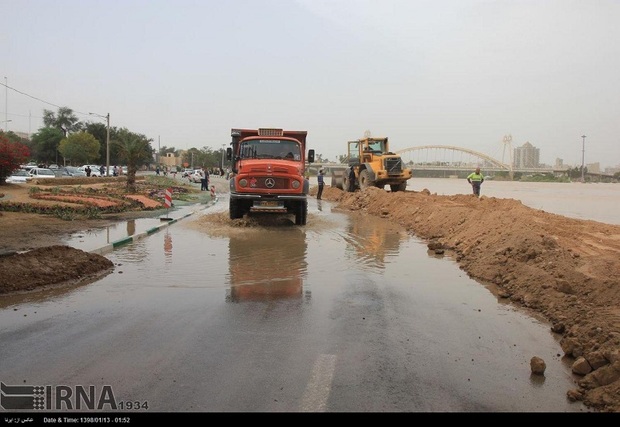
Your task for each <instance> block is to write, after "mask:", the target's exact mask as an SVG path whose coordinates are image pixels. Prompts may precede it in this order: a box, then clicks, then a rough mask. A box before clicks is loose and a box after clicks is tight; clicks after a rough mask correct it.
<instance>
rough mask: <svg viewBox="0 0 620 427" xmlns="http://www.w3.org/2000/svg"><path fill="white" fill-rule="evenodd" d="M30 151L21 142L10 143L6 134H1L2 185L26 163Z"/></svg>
mask: <svg viewBox="0 0 620 427" xmlns="http://www.w3.org/2000/svg"><path fill="white" fill-rule="evenodd" d="M28 156H30V150H29V149H28V147H27V146H25V145H24V144H22V143H21V142H15V141H10V140H9V138H8V137H7V135H6V134H5V133H4V132H0V183H4V182H5V181H6V178H7V177H8V176H9V175H11V173H12V172H13V171H14V170H15V169H19V166H20V165H21V164H22V163H26V161H27V160H28Z"/></svg>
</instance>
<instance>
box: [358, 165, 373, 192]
mask: <svg viewBox="0 0 620 427" xmlns="http://www.w3.org/2000/svg"><path fill="white" fill-rule="evenodd" d="M369 187H375V182H374V181H373V180H372V179H370V173H369V172H368V170H367V169H364V170H363V171H361V172H360V189H361V190H362V191H364V190H366V189H367V188H369Z"/></svg>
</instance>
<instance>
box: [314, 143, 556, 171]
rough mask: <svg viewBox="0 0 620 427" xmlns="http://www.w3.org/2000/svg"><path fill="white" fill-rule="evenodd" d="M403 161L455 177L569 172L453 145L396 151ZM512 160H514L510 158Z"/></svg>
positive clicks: (333, 167)
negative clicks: (473, 173)
mask: <svg viewBox="0 0 620 427" xmlns="http://www.w3.org/2000/svg"><path fill="white" fill-rule="evenodd" d="M394 153H395V154H398V155H400V156H401V158H402V159H403V163H405V165H407V166H409V167H413V168H414V169H416V170H429V171H446V172H450V171H452V172H454V173H458V172H461V173H465V172H467V173H470V172H471V171H473V170H474V169H476V168H477V167H480V168H481V169H483V173H484V174H489V173H493V172H508V174H509V176H510V177H511V178H512V177H513V174H514V172H524V173H565V172H566V170H567V169H568V168H566V167H565V168H563V169H554V168H549V167H547V168H540V167H538V168H533V167H532V168H515V167H513V166H512V164H511V162H509V163H506V162H504V161H502V160H498V159H496V158H494V157H492V156H489V155H488V154H485V153H482V152H480V151H475V150H470V149H468V148H463V147H457V146H452V145H422V146H418V147H409V148H405V149H402V150H398V151H394ZM511 158H512V156H511ZM320 167H323V168H325V169H327V171H328V172H330V171H331V170H339V169H343V168H345V167H346V165H334V164H321V163H314V164H312V165H310V168H311V169H317V170H318V169H319V168H320Z"/></svg>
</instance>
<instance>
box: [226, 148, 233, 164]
mask: <svg viewBox="0 0 620 427" xmlns="http://www.w3.org/2000/svg"><path fill="white" fill-rule="evenodd" d="M230 159H232V148H230V147H228V148H227V149H226V160H228V161H230Z"/></svg>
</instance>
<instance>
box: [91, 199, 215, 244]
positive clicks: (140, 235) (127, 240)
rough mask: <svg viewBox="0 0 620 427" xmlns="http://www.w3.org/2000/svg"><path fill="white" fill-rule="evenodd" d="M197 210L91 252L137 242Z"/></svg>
mask: <svg viewBox="0 0 620 427" xmlns="http://www.w3.org/2000/svg"><path fill="white" fill-rule="evenodd" d="M218 199H219V198H218V197H217V195H216V196H215V199H214V200H211V201H210V202H208V203H207V204H206V205H205V206H204V208H202V209H207V208H209V207H211V206H213V205H214V204H215V203H217V201H218ZM202 209H199V210H202ZM196 212H198V210H194V211H191V212H189V213H187V214H185V215H183V216H181V217H179V218H172V219H170V220H169V221H166V222H164V223H162V224H160V225H158V226H157V227H152V228H149V229H148V230H146V231H144V232H142V233H138V234H134V235H133V236H128V237H124V238H122V239H119V240H116V241H114V242H112V243H109V244H107V245H105V246H103V247H101V248H98V249H93V250H91V251H89V252H90V253H93V254H98V255H104V254H106V253H109V252H112V251H114V249H117V248H120V247H123V246H125V245H128V244H130V243H133V242H136V241H138V240H141V239H144V238H145V237H148V236H150V235H152V234H155V233H157V232H158V231H160V230H163V229H164V228H166V227H169V226H171V225H172V224H175V223H177V222H179V221H181V220H182V219H185V218H187V217H189V216H192V215H193V214H195V213H196Z"/></svg>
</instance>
